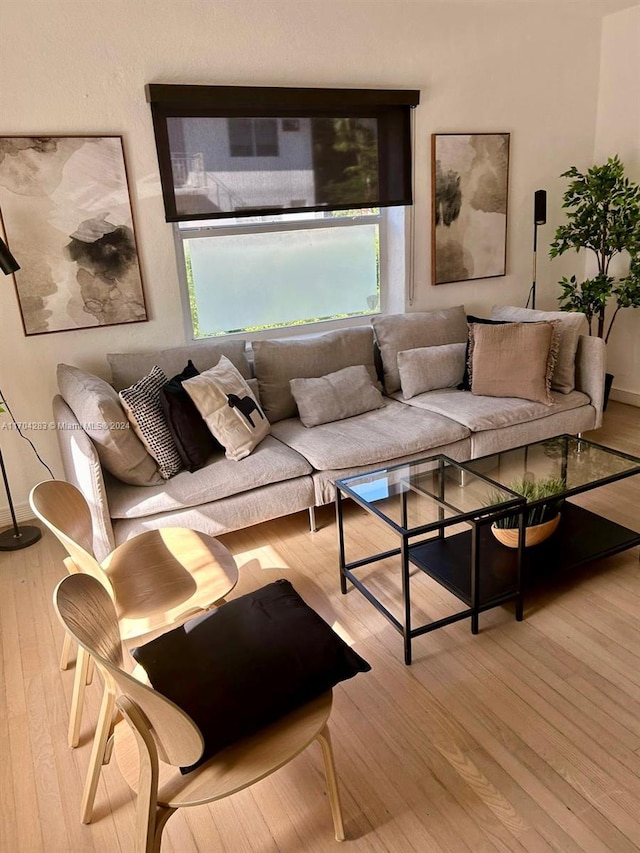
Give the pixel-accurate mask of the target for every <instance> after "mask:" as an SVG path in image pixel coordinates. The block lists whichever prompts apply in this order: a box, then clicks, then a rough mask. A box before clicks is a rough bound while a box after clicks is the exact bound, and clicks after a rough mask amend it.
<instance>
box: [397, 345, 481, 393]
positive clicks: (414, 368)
mask: <svg viewBox="0 0 640 853" xmlns="http://www.w3.org/2000/svg"><path fill="white" fill-rule="evenodd" d="M466 352H467V345H466V344H443V345H442V346H439V347H416V349H409V350H404V351H403V352H399V353H398V370H399V372H400V384H401V386H402V396H403V397H404V399H405V400H410V399H411V397H415V396H416V394H422V393H423V392H425V391H435V390H436V389H438V388H453V387H455V386H456V385H459V384H460V383H461V382H462V377H463V376H464V359H465V354H466Z"/></svg>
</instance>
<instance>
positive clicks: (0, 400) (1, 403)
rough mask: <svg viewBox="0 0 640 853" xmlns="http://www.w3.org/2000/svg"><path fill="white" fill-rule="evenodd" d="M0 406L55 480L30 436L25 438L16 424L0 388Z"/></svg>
mask: <svg viewBox="0 0 640 853" xmlns="http://www.w3.org/2000/svg"><path fill="white" fill-rule="evenodd" d="M0 406H4V408H5V409H6V411H7V413H8V415H9V417H10V418H11V420H12V421H13V425H14V427H15V428H16V430H17V432H18V435H19V436H20V438H23V439H24V440H25V441H27V442H28V443H29V444H30V445H31V449H32V450H33V452H34V453H35V455H36V458H37V460H38V462H40V464H41V465H43V466H44V467H45V468H46V469H47V471H48V472H49V476H50V477H51V479H52V480H55V479H56V478H55V477H54V475H53V471H52V470H51V468H49V466H48V465H47V463H46V462H45V461H44V459H43V458H42V456H40V454H39V453H38V451H37V449H36V446H35V444H34V443H33V442H32V441H31V439H30V438H27V436H26V435H25V434H24V433H23V432H22V430H21V429H20V425H19V424H18V421H17V420H16V419H15V418H14V416H13V412H12V411H11V406H10V405H9V403H8V402H7V398H6V397H5V396H4V394H3V392H2V388H0Z"/></svg>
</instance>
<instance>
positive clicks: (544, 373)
mask: <svg viewBox="0 0 640 853" xmlns="http://www.w3.org/2000/svg"><path fill="white" fill-rule="evenodd" d="M558 345H559V335H558V334H557V332H556V329H555V327H554V323H546V322H542V323H507V324H505V325H504V326H491V325H484V324H481V323H471V324H470V325H469V364H470V371H469V372H470V374H471V393H472V394H479V395H482V396H485V397H519V398H522V399H524V400H535V401H536V402H538V403H544V404H545V405H547V406H550V405H552V403H553V398H552V396H551V390H550V388H551V376H552V374H553V368H554V365H555V362H556V356H557V353H558Z"/></svg>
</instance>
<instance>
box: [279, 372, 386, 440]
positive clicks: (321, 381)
mask: <svg viewBox="0 0 640 853" xmlns="http://www.w3.org/2000/svg"><path fill="white" fill-rule="evenodd" d="M289 384H290V386H291V393H292V394H293V397H294V399H295V401H296V405H297V406H298V412H299V414H300V420H301V421H302V423H303V424H304V425H305V426H306V427H313V426H318V424H328V423H331V422H332V421H341V420H344V418H351V417H353V416H354V415H361V414H363V413H364V412H370V411H372V410H373V409H381V408H382V407H383V406H384V398H383V396H382V394H381V393H380V391H378V389H377V388H376V387H375V385H374V384H373V382H372V381H371V376H370V375H369V372H368V371H367V368H366V367H365V366H364V365H363V364H358V365H355V366H353V367H344V368H343V369H342V370H336V371H335V373H329V374H327V376H320V377H318V378H316V379H292V380H291V381H290V383H289Z"/></svg>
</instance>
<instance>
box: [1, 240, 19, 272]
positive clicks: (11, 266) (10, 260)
mask: <svg viewBox="0 0 640 853" xmlns="http://www.w3.org/2000/svg"><path fill="white" fill-rule="evenodd" d="M0 269H1V270H2V272H3V273H4V274H5V275H9V273H12V272H16V270H19V269H20V264H19V263H18V262H17V261H16V259H15V258H14V257H13V255H12V254H11V252H10V251H9V249H8V248H7V244H6V243H5V242H4V240H3V239H2V237H0Z"/></svg>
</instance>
